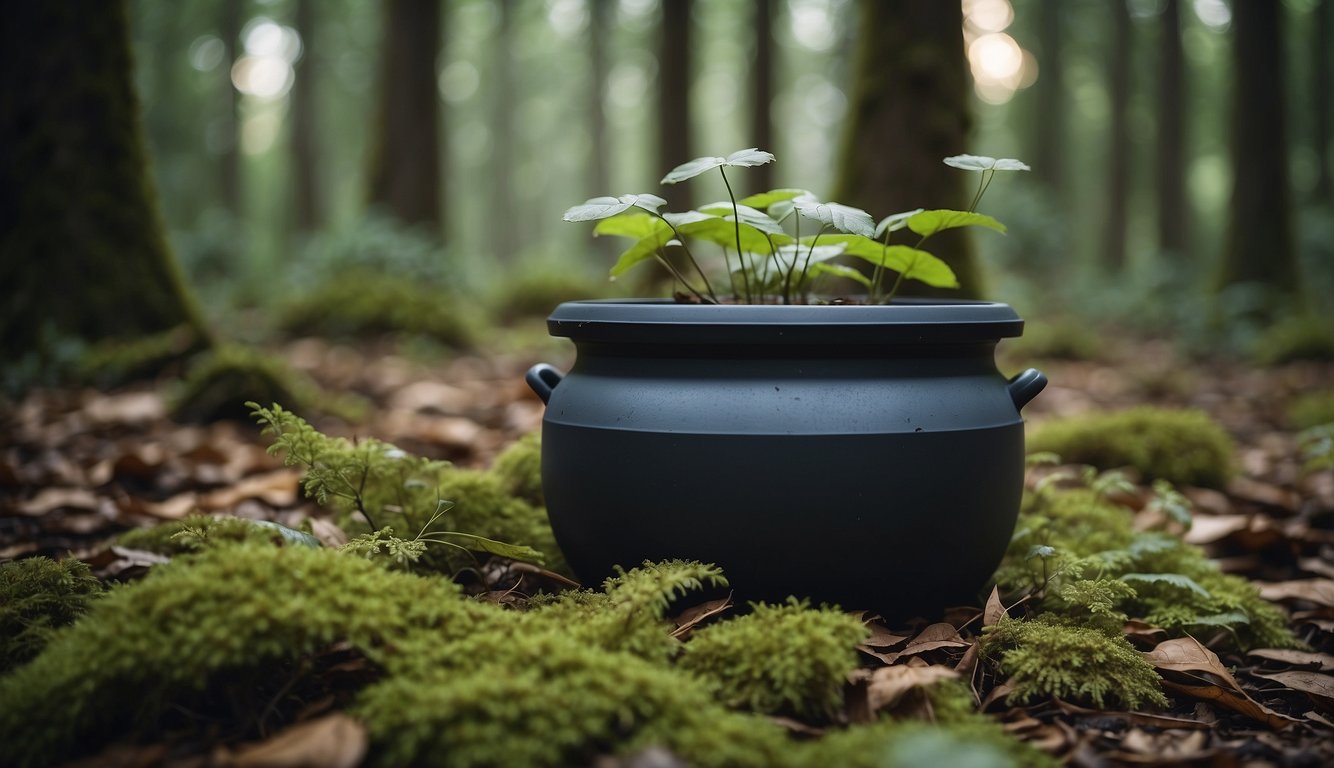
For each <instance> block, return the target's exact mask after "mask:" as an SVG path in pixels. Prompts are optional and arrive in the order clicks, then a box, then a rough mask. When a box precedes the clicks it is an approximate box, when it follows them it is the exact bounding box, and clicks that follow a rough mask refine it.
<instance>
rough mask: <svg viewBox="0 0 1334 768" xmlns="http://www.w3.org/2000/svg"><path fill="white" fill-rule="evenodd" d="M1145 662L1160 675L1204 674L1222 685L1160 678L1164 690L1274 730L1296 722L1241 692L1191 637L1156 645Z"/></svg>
mask: <svg viewBox="0 0 1334 768" xmlns="http://www.w3.org/2000/svg"><path fill="white" fill-rule="evenodd" d="M1144 658H1146V659H1148V661H1149V663H1151V664H1153V666H1154V667H1155V668H1157V669H1158V670H1159V672H1160V673H1161V672H1162V671H1164V670H1165V671H1169V672H1180V673H1186V674H1190V673H1205V674H1208V675H1212V676H1213V677H1215V678H1218V679H1219V680H1222V681H1223V683H1224V684H1222V685H1219V684H1217V683H1215V682H1214V681H1213V680H1209V679H1207V678H1198V677H1196V678H1195V682H1196V683H1199V682H1207V683H1208V684H1207V685H1198V684H1189V685H1188V684H1185V683H1180V682H1177V681H1176V680H1173V679H1171V678H1169V677H1167V676H1163V686H1164V687H1166V688H1169V689H1171V690H1174V691H1178V692H1180V693H1185V694H1188V695H1190V696H1194V697H1195V698H1197V699H1203V700H1205V701H1212V702H1214V703H1215V704H1218V705H1219V706H1222V707H1226V708H1228V709H1230V710H1232V711H1234V712H1240V713H1241V714H1243V715H1246V716H1247V717H1250V718H1253V719H1255V720H1258V721H1260V722H1262V723H1265V724H1266V725H1268V726H1269V727H1270V728H1274V729H1276V730H1278V729H1283V728H1286V727H1288V726H1289V725H1292V724H1293V723H1294V722H1298V721H1296V720H1293V719H1292V718H1289V717H1287V716H1286V715H1281V714H1279V713H1277V712H1275V711H1274V710H1272V709H1270V708H1268V707H1266V706H1264V705H1263V704H1261V703H1259V702H1257V701H1255V700H1254V699H1252V698H1251V697H1250V696H1249V695H1247V694H1246V692H1245V691H1243V690H1242V688H1241V685H1240V684H1239V683H1237V679H1236V678H1235V677H1233V676H1232V673H1231V672H1229V671H1228V669H1227V667H1225V666H1224V665H1223V662H1222V661H1220V660H1219V658H1218V655H1217V654H1215V653H1214V652H1213V651H1211V650H1209V649H1208V648H1206V647H1204V645H1203V644H1202V643H1200V641H1198V640H1196V639H1195V638H1193V637H1190V636H1187V637H1181V638H1177V639H1175V640H1168V641H1166V642H1162V643H1159V644H1158V647H1156V648H1154V649H1153V650H1152V651H1150V652H1148V653H1146V654H1144ZM1192 676H1193V675H1192Z"/></svg>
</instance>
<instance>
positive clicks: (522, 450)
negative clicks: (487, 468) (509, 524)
mask: <svg viewBox="0 0 1334 768" xmlns="http://www.w3.org/2000/svg"><path fill="white" fill-rule="evenodd" d="M491 471H492V472H494V473H495V475H496V477H497V478H499V480H500V483H501V485H502V486H503V487H504V489H505V492H506V493H508V494H510V495H511V496H517V497H518V498H520V499H523V500H524V501H526V502H528V503H529V504H533V505H535V506H538V507H545V506H546V498H545V497H544V496H543V495H542V433H541V432H532V433H529V434H527V435H524V436H523V437H521V438H519V439H518V440H517V441H515V442H514V443H513V444H512V445H510V446H509V447H508V448H506V449H505V450H504V451H502V452H501V454H500V455H499V456H497V457H496V461H495V463H494V464H493V465H492V466H491Z"/></svg>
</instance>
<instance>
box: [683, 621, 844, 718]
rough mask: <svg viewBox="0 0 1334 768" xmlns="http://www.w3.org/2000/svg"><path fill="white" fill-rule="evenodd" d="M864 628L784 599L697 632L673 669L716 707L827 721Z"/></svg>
mask: <svg viewBox="0 0 1334 768" xmlns="http://www.w3.org/2000/svg"><path fill="white" fill-rule="evenodd" d="M867 634H868V633H867V630H866V627H865V625H863V624H862V622H861V621H860V620H859V619H857V618H856V617H855V616H852V615H849V614H846V613H843V612H842V611H839V610H837V609H833V608H828V607H822V608H818V609H817V608H811V607H810V606H809V605H808V604H807V603H805V602H804V601H803V602H798V601H797V600H796V599H795V598H788V602H786V603H783V604H780V605H769V604H765V603H758V604H755V605H754V606H752V611H751V613H749V614H747V615H745V616H740V617H738V618H735V619H732V620H730V621H726V622H722V623H720V624H715V625H712V626H708V627H705V628H704V629H702V630H699V631H698V632H696V633H695V635H694V637H692V638H691V640H690V642H689V643H687V644H686V652H685V655H684V656H683V657H682V658H681V666H682V667H684V668H685V669H688V670H691V671H693V672H695V673H697V674H699V675H700V676H702V677H704V678H705V679H707V680H709V681H710V682H711V684H712V685H713V687H714V688H715V689H716V690H717V692H718V694H719V696H720V698H721V700H722V701H723V702H724V703H726V704H728V705H730V706H734V707H744V708H746V709H750V710H752V711H755V712H762V713H765V714H795V715H798V716H801V717H814V718H828V717H830V716H831V715H832V714H833V713H834V712H835V711H836V710H837V709H838V707H839V705H840V704H842V701H843V684H844V682H845V681H846V680H847V675H848V673H849V672H851V671H852V670H853V669H855V668H856V666H857V651H856V647H857V644H858V643H860V642H862V641H863V640H865V639H866V637H867Z"/></svg>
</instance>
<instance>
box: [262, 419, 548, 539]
mask: <svg viewBox="0 0 1334 768" xmlns="http://www.w3.org/2000/svg"><path fill="white" fill-rule="evenodd" d="M246 405H247V406H248V407H249V408H250V409H251V411H252V412H253V414H254V417H255V420H256V421H257V422H259V424H260V425H261V426H262V427H263V432H264V434H268V435H272V436H273V438H274V442H273V445H271V446H269V453H271V454H275V455H276V454H279V453H281V454H284V456H283V461H284V463H286V464H287V465H289V466H293V465H300V466H303V467H305V470H306V474H305V477H304V478H303V479H302V485H303V487H304V488H305V491H306V495H308V496H311V497H313V498H314V499H315V500H316V501H317V502H319V503H320V504H332V505H333V506H335V507H337V508H339V509H341V510H342V511H344V512H345V513H349V514H350V513H353V512H355V513H358V514H360V515H361V517H362V518H364V519H365V521H366V522H367V523H368V524H369V525H370V527H371V535H372V537H374V536H375V534H376V533H377V532H378V531H380V530H381V529H382V528H385V527H391V525H392V526H396V527H397V528H398V529H399V530H402V531H404V532H405V533H412V532H414V531H415V532H416V533H415V536H413V538H412V539H408V540H407V541H415V542H422V543H432V544H439V545H442V546H445V547H451V548H454V549H458V550H466V551H475V552H488V553H491V554H495V555H501V556H502V557H510V558H516V559H520V560H532V561H535V562H542V554H541V553H540V552H538V551H537V550H535V549H533V548H531V547H527V546H524V545H522V544H507V543H505V542H501V541H496V540H495V539H491V538H488V537H486V536H481V535H479V534H476V533H471V532H465V531H461V530H451V531H445V530H435V529H433V528H432V526H434V525H435V524H436V523H437V522H438V521H439V520H441V519H442V518H443V517H444V516H445V515H446V514H447V513H449V512H450V511H451V510H452V509H454V508H455V501H453V500H452V499H449V498H446V496H445V495H443V494H442V493H441V484H442V482H441V477H442V475H444V474H445V472H446V471H447V469H448V465H446V464H445V463H444V462H439V461H432V460H430V459H425V458H422V457H418V456H411V455H409V454H407V453H406V452H404V451H402V450H400V449H399V448H397V447H395V446H393V445H390V444H389V443H385V442H381V441H379V440H376V439H374V438H365V439H362V440H358V441H356V442H352V441H349V440H347V439H344V438H340V437H330V436H328V435H325V434H322V433H321V432H319V431H318V430H316V429H315V428H314V427H312V426H311V425H310V424H309V423H307V422H306V421H305V420H304V419H302V418H300V417H299V416H296V415H295V414H293V413H291V412H290V411H287V410H284V409H283V408H282V406H280V405H277V404H274V406H273V407H272V408H264V407H262V406H260V405H259V404H257V403H247V404H246ZM386 537H387V538H386ZM389 538H394V537H392V535H391V533H385V534H381V535H380V538H378V539H376V538H373V539H372V540H370V541H366V542H362V544H364V547H362V549H361V550H359V551H361V552H362V554H366V555H368V556H369V555H372V554H374V553H376V552H377V551H378V546H377V542H383V543H384V544H385V546H389V544H390V543H391V542H389V541H388V539H389ZM415 549H416V548H415V547H406V548H405V547H404V546H403V545H399V544H394V550H395V552H396V553H397V555H396V556H401V557H406V558H407V559H408V560H409V561H412V562H415V560H416V559H417V558H416V557H409V556H408V555H407V554H406V553H407V552H409V551H412V550H415ZM417 557H420V552H419V553H418V555H417Z"/></svg>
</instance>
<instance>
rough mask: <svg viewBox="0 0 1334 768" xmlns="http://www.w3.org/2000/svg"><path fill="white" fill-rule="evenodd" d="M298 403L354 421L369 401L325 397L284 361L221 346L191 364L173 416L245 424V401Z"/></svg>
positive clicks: (173, 404)
mask: <svg viewBox="0 0 1334 768" xmlns="http://www.w3.org/2000/svg"><path fill="white" fill-rule="evenodd" d="M252 400H253V401H262V402H270V403H273V402H279V401H281V402H285V403H295V404H296V407H298V408H300V409H302V410H306V411H313V410H319V411H321V412H324V413H329V414H331V415H334V416H338V417H340V418H344V419H347V420H350V421H355V420H356V419H358V418H359V417H361V416H362V415H363V414H364V413H365V410H366V402H365V401H364V400H362V399H361V398H359V397H356V396H355V395H346V394H343V395H335V394H332V393H329V392H326V391H325V390H324V389H323V388H322V387H320V385H319V384H318V383H316V382H315V380H314V379H312V378H311V377H310V376H308V375H306V374H305V373H303V372H301V371H298V370H296V369H294V368H292V367H291V366H289V365H288V364H287V362H286V361H285V360H283V359H282V358H280V357H276V356H273V355H268V354H265V353H263V352H261V351H259V350H257V349H252V348H250V347H245V346H241V345H238V344H222V345H218V346H215V347H213V348H212V349H209V350H208V351H206V352H204V353H203V354H201V355H198V356H196V357H195V358H194V360H192V361H191V363H190V367H189V369H188V371H187V372H186V375H185V377H184V379H183V380H182V381H181V382H180V383H179V384H178V385H177V386H176V387H175V388H174V389H173V391H172V392H171V398H170V403H169V405H170V408H171V413H172V416H173V417H174V418H176V419H178V420H181V421H193V422H210V421H219V420H223V419H231V420H234V421H244V420H245V419H246V418H247V417H248V416H249V415H250V410H249V409H248V408H247V407H246V406H245V403H246V402H247V401H252Z"/></svg>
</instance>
